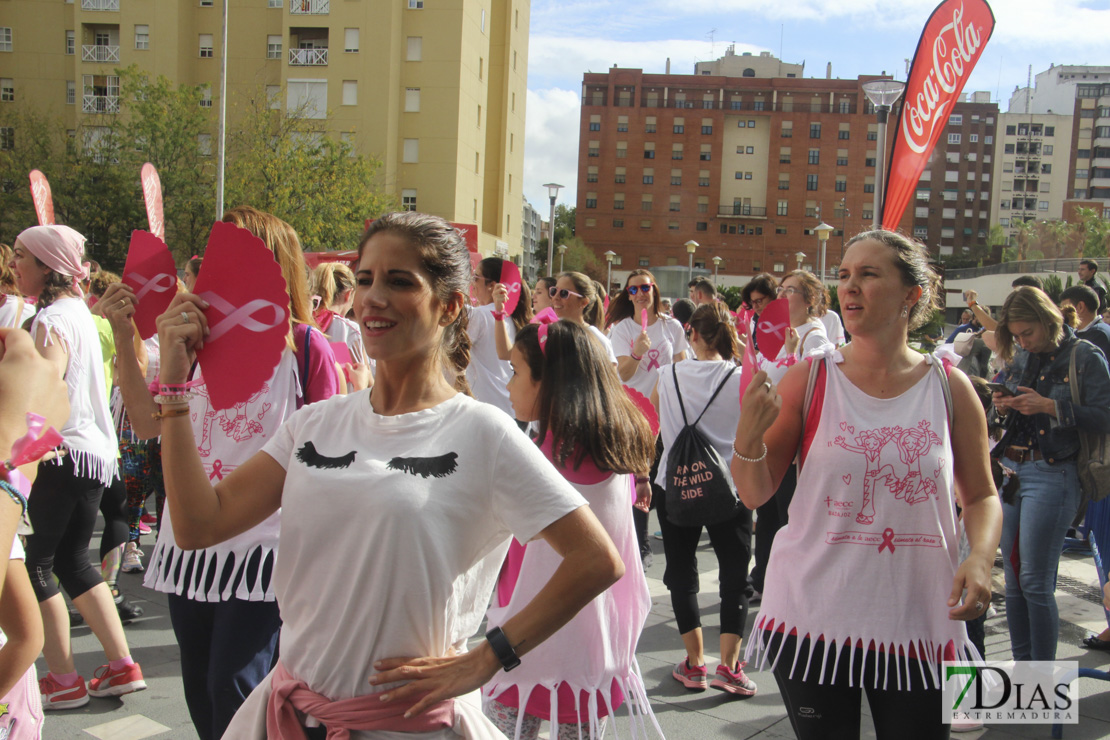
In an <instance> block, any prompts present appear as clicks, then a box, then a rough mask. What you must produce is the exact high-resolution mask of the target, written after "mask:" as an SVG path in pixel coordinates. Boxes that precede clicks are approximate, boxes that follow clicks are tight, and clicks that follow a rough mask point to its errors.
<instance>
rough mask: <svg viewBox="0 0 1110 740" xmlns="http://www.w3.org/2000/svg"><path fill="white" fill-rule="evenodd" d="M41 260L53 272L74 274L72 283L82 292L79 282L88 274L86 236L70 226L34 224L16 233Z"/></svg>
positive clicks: (17, 239)
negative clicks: (85, 260)
mask: <svg viewBox="0 0 1110 740" xmlns="http://www.w3.org/2000/svg"><path fill="white" fill-rule="evenodd" d="M16 241H18V242H20V243H21V244H23V246H25V247H26V248H27V251H29V252H30V253H31V254H33V255H35V256H36V257H38V259H39V262H41V263H43V264H44V265H46V266H47V267H49V268H50V269H51V270H53V271H54V272H59V273H61V274H62V275H68V276H70V277H72V278H73V287H75V288H77V290H78V292H80V287H79V286H78V283H79V282H80V281H82V280H84V279H85V278H87V277H88V276H89V263H88V262H83V261H82V259H81V258H82V257H84V256H85V237H83V236H81V234H79V233H78V232H77V231H75V230H74V229H71V228H70V227H68V226H59V225H53V224H52V225H49V226H32V227H31V228H29V229H24V230H23V231H22V232H20V234H19V236H17V237H16Z"/></svg>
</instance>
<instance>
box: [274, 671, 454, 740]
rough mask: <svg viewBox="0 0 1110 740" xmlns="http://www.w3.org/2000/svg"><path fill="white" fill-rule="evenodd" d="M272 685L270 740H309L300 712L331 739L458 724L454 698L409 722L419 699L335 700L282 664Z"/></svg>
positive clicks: (430, 729)
mask: <svg viewBox="0 0 1110 740" xmlns="http://www.w3.org/2000/svg"><path fill="white" fill-rule="evenodd" d="M270 683H271V693H270V699H269V701H268V702H267V704H266V737H267V738H269V739H270V740H306V738H307V735H306V734H305V731H304V728H303V727H302V725H301V722H300V720H299V719H298V718H297V712H298V711H300V712H302V713H304V714H306V715H311V716H312V717H313V718H315V719H317V720H319V721H320V723H321V724H322V725H324V726H325V727H327V728H328V735H327V739H328V740H348V738H350V736H351V730H390V731H393V732H434V731H435V730H442V729H447V728H450V727H453V726H454V724H455V702H454V700H453V699H449V700H447V701H442V702H439V703H438V704H433V705H432V706H431V707H429V708H428V709H427V710H426V711H425V712H423V713H422V714H420V715H419V716H417V717H412V718H411V719H405V712H406V711H408V710H409V709H410V708H411V707H412V705H413V704H415V703H416V701H417V700H412V701H388V702H382V701H380V700H379V699H378V694H364V695H363V696H356V697H352V698H350V699H339V700H337V701H332V700H331V699H329V698H327V697H326V696H322V695H321V694H317V693H316V692H315V691H313V690H312V689H310V688H308V685H307V684H306V683H305V682H304V681H301V680H300V679H297V678H294V677H293V674H291V673H289V671H288V670H286V668H285V666H284V665H283V664H282V663H281V662H280V661H279V662H278V664H277V666H276V667H275V668H274V673H273V676H272V677H271V679H270Z"/></svg>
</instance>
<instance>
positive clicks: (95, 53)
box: [81, 44, 119, 63]
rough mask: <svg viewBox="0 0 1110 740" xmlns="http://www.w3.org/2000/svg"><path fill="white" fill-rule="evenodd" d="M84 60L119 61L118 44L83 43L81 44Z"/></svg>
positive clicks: (82, 59) (82, 58)
mask: <svg viewBox="0 0 1110 740" xmlns="http://www.w3.org/2000/svg"><path fill="white" fill-rule="evenodd" d="M81 61H82V62H117V63H118V62H119V47H118V46H97V45H94V44H83V45H82V46H81Z"/></svg>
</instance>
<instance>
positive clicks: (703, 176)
mask: <svg viewBox="0 0 1110 740" xmlns="http://www.w3.org/2000/svg"><path fill="white" fill-rule="evenodd" d="M698 187H699V188H707V187H709V173H708V172H706V171H705V170H701V171H700V172H699V173H698Z"/></svg>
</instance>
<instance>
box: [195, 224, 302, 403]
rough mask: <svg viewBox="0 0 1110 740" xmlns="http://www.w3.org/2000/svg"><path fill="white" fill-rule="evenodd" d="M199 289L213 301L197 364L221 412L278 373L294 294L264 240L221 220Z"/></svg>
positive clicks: (206, 255) (210, 244)
mask: <svg viewBox="0 0 1110 740" xmlns="http://www.w3.org/2000/svg"><path fill="white" fill-rule="evenodd" d="M194 291H195V292H196V294H197V295H199V296H200V297H201V298H202V299H204V300H206V301H208V303H209V308H208V309H207V310H206V311H205V312H204V316H205V318H207V319H208V329H209V335H208V337H206V338H205V340H204V347H203V348H202V349H200V350H199V351H198V352H197V360H198V361H199V362H200V365H201V369H202V370H203V371H204V380H205V383H206V384H207V386H208V396H209V400H210V401H211V403H212V406H213V407H214V408H216V409H227V408H231V407H232V406H234V405H235V404H237V403H241V402H243V401H246V400H247V399H248V398H250V397H251V395H252V394H254V393H257V392H258V391H259V390H260V389H261V388H262V386H263V385H264V384H265V383H266V381H267V380H269V379H270V376H271V375H273V374H274V368H275V367H277V364H278V362H279V361H280V360H281V353H282V352H284V351H285V347H286V343H285V338H286V335H288V333H289V292H288V290H287V288H286V285H285V278H284V277H282V274H281V266H280V265H278V263H277V261H276V260H275V259H274V255H273V253H272V252H270V250H269V249H267V248H266V244H265V243H263V241H262V240H261V239H259V238H258V237H256V236H254V235H253V234H252V233H250V232H249V231H247V230H246V229H241V228H239V227H238V226H235V225H234V224H229V223H223V222H222V221H218V222H216V223H215V224H214V225H213V226H212V234H211V235H210V236H209V237H208V248H207V250H206V251H205V253H204V264H203V265H202V266H201V268H200V275H199V276H198V277H197V283H196V286H195V287H194Z"/></svg>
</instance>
